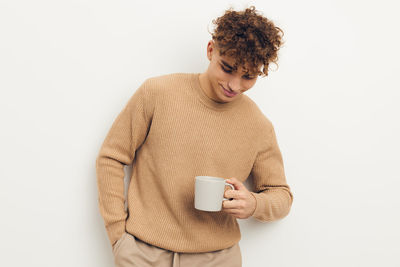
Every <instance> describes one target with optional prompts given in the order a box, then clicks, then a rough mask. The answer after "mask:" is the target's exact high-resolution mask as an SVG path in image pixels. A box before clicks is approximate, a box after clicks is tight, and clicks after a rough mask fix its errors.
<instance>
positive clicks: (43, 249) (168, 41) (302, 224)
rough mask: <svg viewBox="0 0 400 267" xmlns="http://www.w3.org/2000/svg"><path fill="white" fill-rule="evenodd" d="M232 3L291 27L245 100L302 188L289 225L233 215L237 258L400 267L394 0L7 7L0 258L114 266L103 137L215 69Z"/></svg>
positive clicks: (258, 262)
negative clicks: (103, 184) (116, 123)
mask: <svg viewBox="0 0 400 267" xmlns="http://www.w3.org/2000/svg"><path fill="white" fill-rule="evenodd" d="M231 4H232V6H233V7H234V8H235V9H236V10H240V9H242V8H244V7H246V6H248V5H251V4H254V5H255V6H256V8H257V9H258V10H260V11H261V12H262V13H263V15H264V16H266V17H268V18H270V19H271V20H273V21H274V22H275V24H276V26H279V27H280V28H282V30H283V31H284V32H285V35H284V40H285V45H284V47H282V48H281V50H280V52H279V53H280V54H279V61H278V65H279V68H277V67H276V65H274V64H272V65H271V67H270V68H271V69H272V70H271V71H270V74H269V76H268V77H267V78H259V80H258V81H257V83H256V85H255V86H254V87H253V88H252V89H251V90H249V91H247V92H246V94H247V95H248V96H250V97H251V98H252V99H254V100H255V101H256V103H257V104H258V105H259V107H260V108H261V109H262V110H263V112H264V113H265V114H266V116H267V117H269V118H270V120H271V121H272V122H273V124H274V125H275V129H276V132H277V136H278V142H279V145H280V148H281V151H282V155H283V157H284V163H285V170H286V174H287V181H288V183H289V185H290V186H291V188H292V191H293V193H294V202H293V206H292V210H291V212H290V214H289V215H288V216H287V217H285V218H284V219H283V220H279V221H276V222H271V223H261V222H258V221H256V220H255V219H253V218H250V219H246V220H238V221H239V223H240V226H241V232H242V239H241V241H240V246H241V250H242V256H243V266H244V267H256V266H268V267H270V266H271V267H278V266H279V267H283V266H304V267H312V266H313V267H314V266H315V267H321V266H323V267H329V266H332V267H333V266H335V267H336V266H346V267H347V266H363V267H366V266H371V267H372V266H374V267H375V266H385V267H389V266H400V258H399V257H398V256H396V254H397V255H398V253H399V252H400V243H399V240H400V231H399V225H400V214H399V211H400V199H399V195H398V191H399V190H398V188H399V186H400V182H399V179H400V175H399V174H400V172H399V163H400V160H399V149H400V142H399V139H398V138H399V136H400V127H399V114H400V108H399V103H400V101H399V98H400V92H399V89H400V86H399V85H400V84H399V62H400V56H399V55H400V53H399V47H400V37H399V30H398V27H399V25H400V19H399V17H398V10H399V7H400V6H399V4H398V2H397V1H394V0H393V1H389V0H381V1H361V0H359V1H346V0H340V1H327V0H324V1H321V0H305V1H249V2H245V1H217V2H216V1H211V0H205V1H171V0H170V1H159V2H154V1H141V2H138V1H116V0H113V1H110V0H108V1H94V0H86V1H82V0H79V1H78V0H74V1H71V0H69V1H54V0H51V1H50V0H48V1H44V0H37V1H18V0H6V1H4V0H1V1H0V75H1V78H0V89H1V91H0V92H1V93H0V119H1V131H0V149H1V153H0V161H1V165H0V177H1V179H0V205H1V206H0V208H1V219H0V238H1V242H0V266H38V267H39V266H40V267H43V266H74V267H80V266H82V267H88V266H96V267H101V266H104V267H106V266H107V267H108V266H113V255H112V251H111V246H110V244H109V240H108V238H107V234H106V231H105V228H104V225H103V220H102V217H101V215H100V213H99V209H98V203H97V186H96V175H95V159H96V156H97V153H98V151H99V148H100V145H101V143H102V142H103V140H104V138H105V135H106V133H107V131H108V130H109V128H110V126H111V124H112V122H113V120H114V119H115V117H116V116H117V115H118V113H119V112H120V111H121V110H122V108H123V106H124V105H125V103H126V101H127V100H128V98H129V97H130V96H131V95H132V94H133V93H134V91H135V90H136V89H137V87H138V86H139V85H140V84H141V82H143V81H144V80H145V79H146V78H148V77H151V76H156V75H162V74H167V73H173V72H203V71H205V70H206V68H207V66H208V63H209V61H208V59H207V58H206V45H207V42H208V40H210V37H211V36H210V34H209V33H208V31H207V29H209V30H210V31H211V30H212V23H211V20H212V19H214V18H217V17H218V16H221V15H222V14H223V12H224V10H225V9H227V8H229V6H230V5H231ZM246 184H247V182H246ZM247 185H248V184H247Z"/></svg>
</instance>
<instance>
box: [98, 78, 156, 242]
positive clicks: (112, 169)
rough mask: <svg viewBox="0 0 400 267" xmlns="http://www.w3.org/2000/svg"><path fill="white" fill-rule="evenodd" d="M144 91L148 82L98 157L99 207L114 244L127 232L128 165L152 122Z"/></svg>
mask: <svg viewBox="0 0 400 267" xmlns="http://www.w3.org/2000/svg"><path fill="white" fill-rule="evenodd" d="M144 90H145V83H143V84H142V85H141V86H140V87H139V88H138V89H137V90H136V92H135V93H134V94H133V95H132V97H131V98H130V99H129V101H128V103H127V104H126V105H125V107H124V108H123V110H122V111H121V112H120V114H119V115H118V116H117V118H116V119H115V120H114V122H113V124H112V126H111V129H110V130H109V132H108V134H107V136H106V138H105V140H104V142H103V144H102V146H101V148H100V152H99V154H98V156H97V158H96V175H97V186H98V201H99V209H100V213H101V215H102V217H103V219H104V224H105V227H106V230H107V234H108V237H109V239H110V242H111V245H112V246H113V245H114V244H115V242H116V241H117V240H118V239H119V238H120V237H121V236H122V234H123V233H124V232H125V220H126V218H127V212H126V211H125V197H124V176H125V172H124V165H130V164H131V163H132V162H133V159H134V157H135V151H136V149H137V148H139V146H140V145H141V144H142V143H143V142H144V140H145V138H146V136H147V132H148V128H149V125H150V120H149V118H148V114H146V109H145V108H146V106H145V93H146V92H145V91H144Z"/></svg>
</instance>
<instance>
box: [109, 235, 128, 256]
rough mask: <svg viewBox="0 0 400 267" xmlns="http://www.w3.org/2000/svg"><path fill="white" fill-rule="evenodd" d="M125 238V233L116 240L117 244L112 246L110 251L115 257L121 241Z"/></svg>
mask: <svg viewBox="0 0 400 267" xmlns="http://www.w3.org/2000/svg"><path fill="white" fill-rule="evenodd" d="M125 236H126V232H124V233H123V234H122V236H121V237H120V238H119V239H118V240H117V242H116V243H115V244H114V246H113V247H112V251H113V253H114V255H115V253H116V252H117V251H118V249H119V247H121V243H122V241H124V239H125Z"/></svg>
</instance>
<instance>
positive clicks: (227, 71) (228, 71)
mask: <svg viewBox="0 0 400 267" xmlns="http://www.w3.org/2000/svg"><path fill="white" fill-rule="evenodd" d="M220 66H221V69H222V70H223V71H225V72H226V73H231V72H232V71H231V70H227V69H225V68H224V67H222V65H220Z"/></svg>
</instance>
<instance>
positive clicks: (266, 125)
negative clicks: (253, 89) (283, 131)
mask: <svg viewBox="0 0 400 267" xmlns="http://www.w3.org/2000/svg"><path fill="white" fill-rule="evenodd" d="M243 108H245V109H246V110H247V111H248V114H249V116H250V117H251V118H249V119H251V121H253V122H254V123H255V124H256V126H258V127H260V128H259V129H260V130H266V131H270V130H271V128H273V124H272V121H271V120H270V119H269V117H268V116H267V115H266V114H265V113H264V112H263V111H262V109H261V108H260V107H259V106H258V105H257V103H256V102H255V101H254V100H253V99H251V98H250V97H249V96H247V95H245V94H243Z"/></svg>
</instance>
